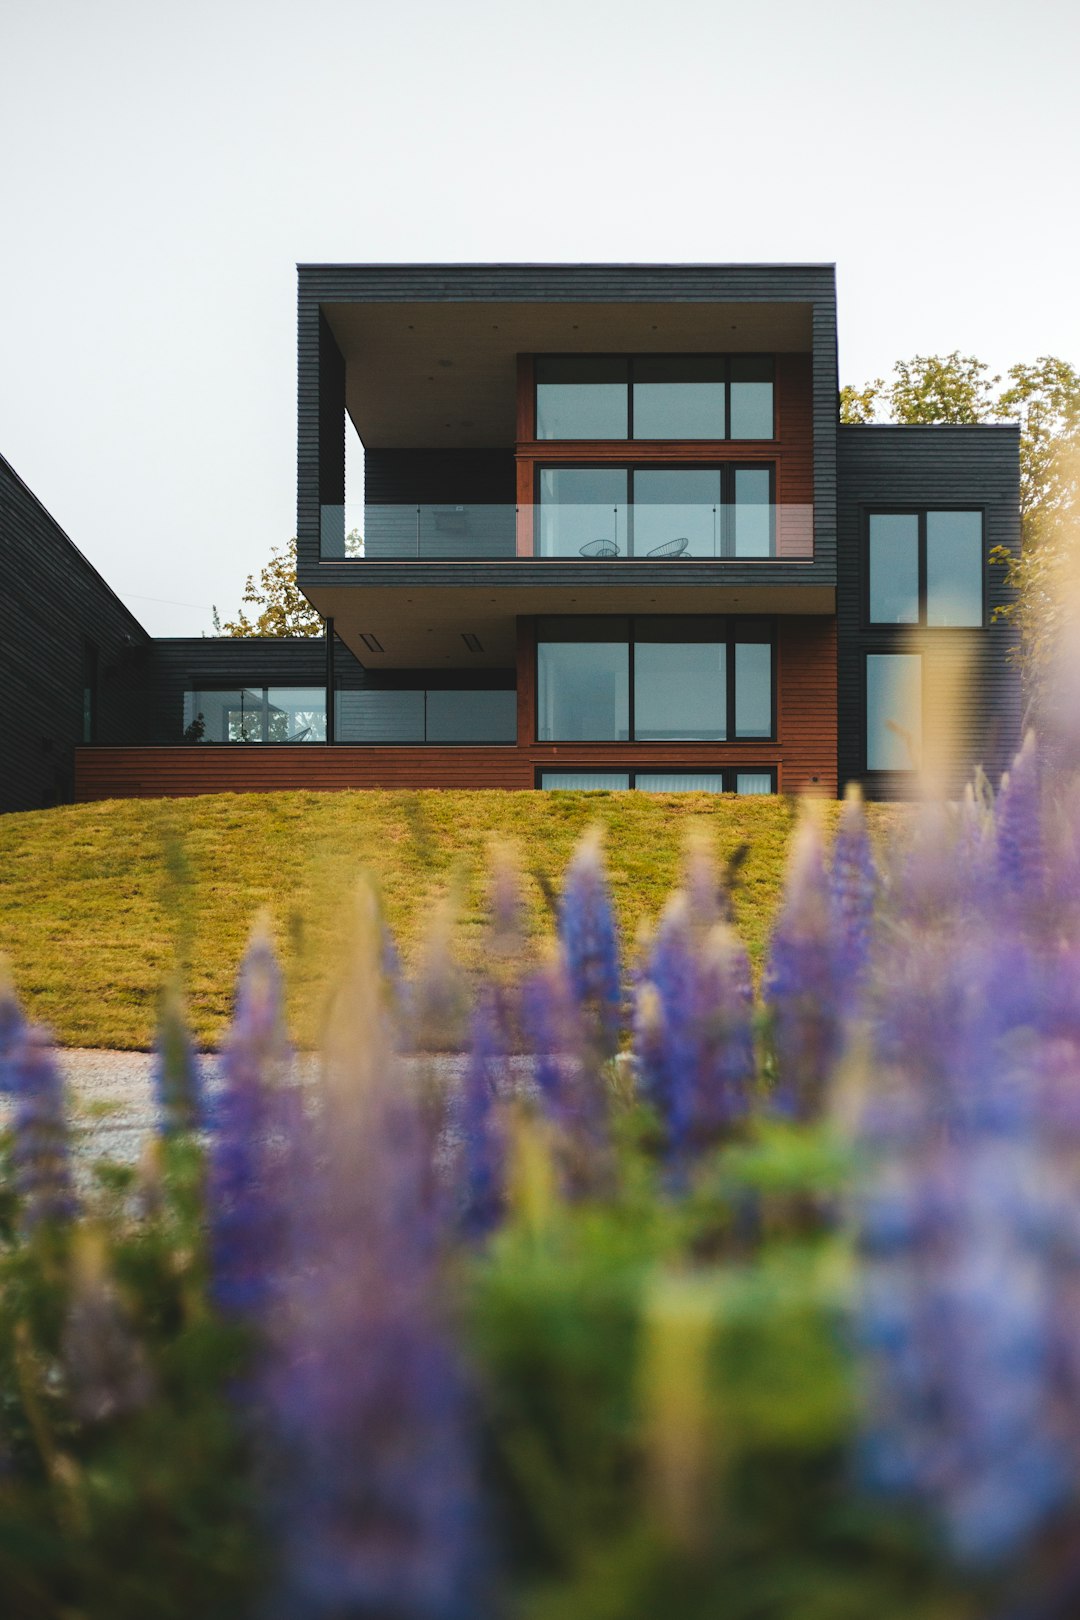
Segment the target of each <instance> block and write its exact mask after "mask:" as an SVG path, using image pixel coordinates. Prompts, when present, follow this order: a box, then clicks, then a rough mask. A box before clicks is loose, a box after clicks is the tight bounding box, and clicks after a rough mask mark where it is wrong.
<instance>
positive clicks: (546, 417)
mask: <svg viewBox="0 0 1080 1620" xmlns="http://www.w3.org/2000/svg"><path fill="white" fill-rule="evenodd" d="M629 377H630V368H629V363H628V361H626V360H620V359H599V358H596V357H594V356H592V355H568V356H566V357H564V358H559V359H554V358H552V359H546V358H543V357H538V358H537V361H536V437H537V438H538V439H625V438H626V437H627V434H628V432H629V399H630V390H629Z"/></svg>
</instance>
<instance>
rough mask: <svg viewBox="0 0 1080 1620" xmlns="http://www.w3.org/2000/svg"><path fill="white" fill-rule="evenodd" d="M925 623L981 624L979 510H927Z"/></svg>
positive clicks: (981, 551)
mask: <svg viewBox="0 0 1080 1620" xmlns="http://www.w3.org/2000/svg"><path fill="white" fill-rule="evenodd" d="M926 622H927V624H934V625H954V626H968V627H974V626H978V625H981V624H982V622H983V541H982V513H981V512H927V514H926Z"/></svg>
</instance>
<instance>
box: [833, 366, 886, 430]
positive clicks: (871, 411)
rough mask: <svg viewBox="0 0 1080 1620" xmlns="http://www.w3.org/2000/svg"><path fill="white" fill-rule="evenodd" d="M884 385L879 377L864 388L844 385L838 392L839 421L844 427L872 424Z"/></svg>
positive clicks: (849, 384) (848, 384)
mask: <svg viewBox="0 0 1080 1620" xmlns="http://www.w3.org/2000/svg"><path fill="white" fill-rule="evenodd" d="M884 388H885V384H884V383H883V382H882V380H881V378H880V377H876V378H875V379H874V381H873V382H870V383H867V384H866V387H865V388H855V387H854V386H853V385H852V384H851V383H845V384H844V386H843V387H842V388H841V390H840V420H841V422H843V423H844V425H845V426H846V427H858V426H861V425H863V424H865V423H867V422H873V421H874V419H875V417H876V416H877V413H878V409H879V406H880V404H881V397H882V393H883V391H884Z"/></svg>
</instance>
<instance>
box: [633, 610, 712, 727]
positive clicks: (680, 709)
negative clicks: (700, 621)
mask: <svg viewBox="0 0 1080 1620" xmlns="http://www.w3.org/2000/svg"><path fill="white" fill-rule="evenodd" d="M669 634H670V632H669ZM634 736H635V737H636V738H637V740H638V742H675V741H687V742H690V741H696V742H722V741H723V740H724V738H725V737H726V736H727V646H726V644H725V643H724V642H723V641H720V640H719V639H716V638H715V631H714V632H712V635H711V636H710V632H709V631H708V630H707V629H697V628H695V627H694V626H693V625H692V622H691V623H689V624H688V625H687V626H686V628H685V631H684V632H683V633H682V634H680V638H679V639H675V638H674V637H672V639H667V637H666V636H665V633H664V631H663V629H662V628H658V629H656V630H651V629H650V628H649V621H648V620H642V621H641V622H640V624H639V627H638V629H637V632H636V639H635V642H634Z"/></svg>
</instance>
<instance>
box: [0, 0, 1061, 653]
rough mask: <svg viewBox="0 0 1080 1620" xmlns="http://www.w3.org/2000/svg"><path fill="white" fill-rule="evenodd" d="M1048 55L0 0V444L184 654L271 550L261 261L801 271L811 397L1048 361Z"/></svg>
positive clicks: (841, 18) (291, 444)
mask: <svg viewBox="0 0 1080 1620" xmlns="http://www.w3.org/2000/svg"><path fill="white" fill-rule="evenodd" d="M1078 57H1080V3H1078V0H1026V3H1025V4H1023V5H1018V4H1016V3H1015V0H900V3H898V0H816V3H810V0H738V3H730V0H662V3H660V0H648V3H646V0H543V3H542V4H539V5H530V6H528V7H525V6H516V5H514V4H513V3H512V0H457V3H454V4H450V3H437V0H378V3H372V0H303V3H300V0H182V3H180V0H171V3H170V0H0V231H2V232H3V239H2V241H0V451H2V452H3V454H4V455H6V457H7V458H8V460H9V461H10V462H12V464H13V465H14V467H15V468H16V470H17V471H18V472H19V473H20V474H21V476H22V477H23V478H24V479H25V480H26V482H27V483H28V484H29V485H30V487H31V488H32V489H33V490H34V491H35V493H36V494H37V495H38V496H39V497H40V499H41V500H42V501H43V502H44V503H45V505H46V506H47V507H48V508H49V509H50V511H51V512H52V513H53V515H54V516H55V517H56V518H57V519H58V520H59V522H60V523H61V524H63V526H64V527H65V528H66V529H67V531H68V533H69V534H70V535H71V537H72V539H73V540H74V541H75V542H76V544H77V545H78V546H79V547H80V548H81V549H82V550H83V551H84V552H85V553H86V555H87V556H88V557H89V558H90V559H91V561H92V562H93V563H95V565H96V566H97V567H98V568H99V569H100V570H101V571H102V573H103V574H104V575H105V577H106V579H107V580H108V581H109V582H110V584H112V585H113V587H114V588H115V589H116V590H117V591H118V592H119V594H120V595H121V596H122V597H123V598H124V599H125V601H127V602H128V604H129V605H130V607H131V608H132V609H133V610H134V611H135V613H136V614H137V615H138V617H139V618H140V619H141V620H142V621H143V623H144V624H146V625H147V627H148V628H149V629H150V630H151V631H153V632H154V633H156V634H159V635H195V634H199V633H200V632H201V631H203V630H205V629H209V626H210V615H209V606H210V604H211V603H214V602H216V603H217V605H218V607H219V608H220V609H222V611H223V612H226V613H231V612H232V611H233V610H234V609H235V607H236V606H237V604H238V602H239V598H240V594H241V591H242V589H243V583H244V577H245V575H246V574H247V573H248V572H250V571H251V570H253V569H256V568H258V567H259V566H260V565H261V563H262V562H263V561H264V560H265V558H266V556H267V554H268V552H269V549H270V547H271V546H273V545H276V544H280V543H281V542H282V541H284V540H286V539H288V537H289V536H290V535H292V534H293V533H294V531H295V429H296V379H295V366H296V357H295V298H296V292H295V270H294V267H295V264H296V263H297V262H303V261H305V260H351V261H365V260H376V261H378V260H384V261H385V260H403V261H411V260H429V261H430V260H436V261H437V260H450V261H453V260H458V261H460V260H554V261H588V260H635V261H650V260H662V261H681V260H691V261H718V262H724V261H733V260H734V261H739V260H786V261H798V260H813V261H821V260H835V261H836V264H837V268H838V281H839V306H840V369H841V377H842V379H843V380H845V381H862V380H864V379H866V378H867V377H870V376H873V375H876V374H879V373H882V372H884V371H887V370H888V368H889V367H890V366H891V365H892V362H893V361H894V360H895V359H897V358H898V357H901V356H904V357H906V356H910V355H912V354H914V353H917V352H923V353H929V352H944V351H947V350H950V349H953V348H960V349H962V350H965V351H968V352H972V353H975V354H978V355H981V356H983V357H984V358H985V359H986V360H988V361H989V362H991V364H992V365H993V366H994V367H995V368H997V369H1001V368H1004V367H1005V366H1007V365H1009V364H1010V363H1011V362H1013V361H1014V360H1020V359H1033V358H1034V357H1035V356H1037V355H1039V354H1045V353H1051V354H1059V355H1062V356H1063V357H1064V358H1066V359H1069V360H1071V361H1072V362H1073V363H1074V364H1080V300H1078V296H1077V294H1078V280H1080V254H1078V251H1077V249H1078V224H1077V221H1078V204H1077V194H1078V190H1080V185H1078V158H1080V112H1078V103H1077V64H1078ZM2 588H3V582H2V581H0V589H2Z"/></svg>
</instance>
